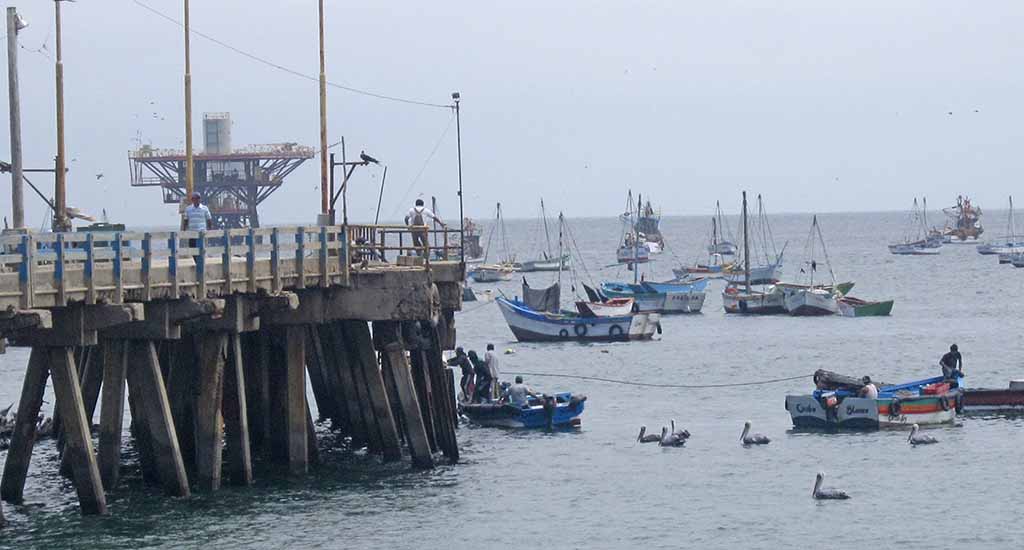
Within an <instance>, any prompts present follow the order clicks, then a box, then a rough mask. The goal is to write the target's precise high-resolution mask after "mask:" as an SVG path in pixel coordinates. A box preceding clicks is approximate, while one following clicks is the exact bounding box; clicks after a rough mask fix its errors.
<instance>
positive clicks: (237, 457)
mask: <svg viewBox="0 0 1024 550" xmlns="http://www.w3.org/2000/svg"><path fill="white" fill-rule="evenodd" d="M243 357H244V356H243V353H242V340H241V335H240V334H232V335H230V336H229V337H228V361H227V364H226V365H225V371H224V403H223V407H222V408H223V410H224V428H225V430H227V438H226V439H227V453H228V471H229V472H230V474H231V483H232V484H234V485H251V484H252V454H251V453H252V451H251V446H250V444H249V413H248V407H247V402H246V395H245V369H244V363H243Z"/></svg>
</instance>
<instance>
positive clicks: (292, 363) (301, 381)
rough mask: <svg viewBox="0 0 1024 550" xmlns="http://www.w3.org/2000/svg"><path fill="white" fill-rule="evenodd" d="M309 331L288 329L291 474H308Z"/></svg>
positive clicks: (288, 430) (286, 412)
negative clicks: (307, 352) (307, 374)
mask: <svg viewBox="0 0 1024 550" xmlns="http://www.w3.org/2000/svg"><path fill="white" fill-rule="evenodd" d="M305 331H306V328H305V327H303V326H288V327H285V329H284V332H285V342H284V344H285V369H286V370H285V386H286V391H285V397H286V402H285V404H284V405H285V407H284V408H285V415H286V418H285V427H286V430H287V438H288V472H289V473H290V474H292V475H301V474H305V473H306V472H308V471H309V439H308V436H307V433H306V358H305V342H306V334H305Z"/></svg>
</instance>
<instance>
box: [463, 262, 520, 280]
mask: <svg viewBox="0 0 1024 550" xmlns="http://www.w3.org/2000/svg"><path fill="white" fill-rule="evenodd" d="M469 278H470V279H473V281H474V282H477V283H497V282H500V281H511V280H512V269H511V268H507V267H492V266H478V267H475V268H473V269H472V270H471V271H470V272H469Z"/></svg>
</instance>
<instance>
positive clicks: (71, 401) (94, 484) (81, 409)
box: [48, 347, 107, 514]
mask: <svg viewBox="0 0 1024 550" xmlns="http://www.w3.org/2000/svg"><path fill="white" fill-rule="evenodd" d="M48 353H49V356H50V373H51V375H52V376H53V392H54V394H56V400H57V407H58V408H59V409H60V411H61V418H63V423H64V434H65V437H66V440H65V441H66V443H65V449H64V452H65V453H70V454H71V457H70V460H71V467H72V470H73V471H74V477H75V490H76V491H77V492H78V503H79V506H80V507H81V509H82V513H83V514H106V513H107V498H106V495H104V493H103V484H102V482H100V471H99V467H98V466H97V464H96V456H95V455H94V454H93V450H92V438H91V436H90V434H89V422H88V420H87V419H86V418H85V404H84V402H83V401H82V389H81V385H80V384H79V382H78V372H77V370H76V369H75V360H74V357H73V356H72V352H71V348H69V347H58V348H50V349H49V350H48Z"/></svg>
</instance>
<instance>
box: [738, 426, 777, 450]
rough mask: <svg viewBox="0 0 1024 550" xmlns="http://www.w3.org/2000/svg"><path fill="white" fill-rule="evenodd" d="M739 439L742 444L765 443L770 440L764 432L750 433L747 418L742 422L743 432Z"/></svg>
mask: <svg viewBox="0 0 1024 550" xmlns="http://www.w3.org/2000/svg"><path fill="white" fill-rule="evenodd" d="M740 441H742V442H743V444H744V445H767V444H769V443H771V442H772V440H771V439H768V436H766V435H764V434H757V433H755V434H752V433H750V421H749V420H747V422H746V423H745V424H743V433H742V434H741V435H740Z"/></svg>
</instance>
